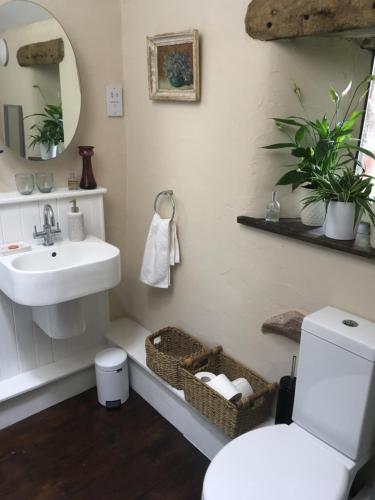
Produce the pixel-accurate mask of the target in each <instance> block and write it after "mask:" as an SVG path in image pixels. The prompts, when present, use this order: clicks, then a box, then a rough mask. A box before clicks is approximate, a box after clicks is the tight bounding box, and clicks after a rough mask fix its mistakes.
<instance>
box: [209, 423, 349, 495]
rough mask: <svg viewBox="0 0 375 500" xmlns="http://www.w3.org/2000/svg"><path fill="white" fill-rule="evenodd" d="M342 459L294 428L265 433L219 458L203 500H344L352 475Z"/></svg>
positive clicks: (228, 448)
mask: <svg viewBox="0 0 375 500" xmlns="http://www.w3.org/2000/svg"><path fill="white" fill-rule="evenodd" d="M339 455H340V454H339V453H338V452H336V451H335V450H332V452H331V451H330V450H329V449H327V446H326V445H324V444H323V443H321V442H320V441H319V440H318V439H316V438H314V437H313V436H311V435H310V434H308V433H307V432H305V431H304V430H302V429H300V428H298V427H297V426H296V425H295V424H292V425H291V426H287V425H275V426H270V427H262V428H260V429H257V430H254V431H250V432H248V433H246V434H243V435H242V436H240V437H239V438H237V439H235V440H233V441H232V442H230V443H229V444H228V445H227V446H225V447H224V448H223V449H222V450H221V451H220V452H219V453H218V454H217V455H216V457H215V458H214V459H213V461H212V462H211V464H210V466H209V468H208V470H207V473H206V477H205V479H204V485H203V500H228V499H231V498H235V499H236V500H275V499H277V500H302V499H303V500H317V499H319V500H343V499H344V498H346V497H345V494H346V493H347V488H348V485H349V471H348V469H347V468H346V467H345V466H344V463H342V462H340V460H339V459H338V456H339Z"/></svg>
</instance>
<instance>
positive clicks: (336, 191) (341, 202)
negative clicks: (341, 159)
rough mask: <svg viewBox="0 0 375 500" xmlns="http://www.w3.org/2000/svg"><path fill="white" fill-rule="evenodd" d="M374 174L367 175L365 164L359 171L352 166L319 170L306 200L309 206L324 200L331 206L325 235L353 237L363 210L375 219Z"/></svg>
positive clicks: (341, 237)
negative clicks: (321, 173)
mask: <svg viewBox="0 0 375 500" xmlns="http://www.w3.org/2000/svg"><path fill="white" fill-rule="evenodd" d="M374 180H375V179H374V177H372V176H371V175H366V174H365V173H364V171H363V169H362V168H361V167H358V168H357V171H356V170H354V169H353V168H351V167H348V166H346V167H343V169H342V170H340V171H336V172H329V173H328V174H327V175H320V174H316V175H315V177H314V183H315V185H316V189H315V190H314V192H313V193H312V194H311V195H310V196H307V197H306V198H305V199H304V200H303V204H304V206H305V207H307V206H309V205H311V204H313V203H316V202H319V201H320V202H323V203H324V204H325V207H326V210H327V219H326V224H325V235H326V236H327V237H329V238H333V239H338V240H353V239H354V238H355V235H356V232H357V227H358V224H359V222H360V219H361V216H362V214H366V215H367V216H368V217H369V219H370V220H371V222H372V224H374V223H375V214H374V211H373V208H372V201H373V200H372V198H371V192H372V189H373V181H374Z"/></svg>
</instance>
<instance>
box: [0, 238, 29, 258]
mask: <svg viewBox="0 0 375 500" xmlns="http://www.w3.org/2000/svg"><path fill="white" fill-rule="evenodd" d="M30 250H31V245H30V243H25V242H24V241H15V242H13V243H5V244H4V245H0V256H4V255H11V254H14V253H20V252H29V251H30Z"/></svg>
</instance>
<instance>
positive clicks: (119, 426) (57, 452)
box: [0, 390, 209, 500]
mask: <svg viewBox="0 0 375 500" xmlns="http://www.w3.org/2000/svg"><path fill="white" fill-rule="evenodd" d="M208 463H209V462H208V460H207V459H206V458H205V457H204V456H203V455H202V454H201V453H199V451H197V450H196V449H195V448H194V447H193V446H192V445H191V444H190V443H189V442H188V441H186V440H185V439H184V437H183V436H182V435H181V434H180V433H179V432H178V431H177V430H176V429H175V428H174V427H173V426H171V425H170V424H169V423H168V422H167V421H166V420H165V419H163V418H162V417H161V416H160V415H159V414H158V413H157V412H156V411H155V410H154V409H153V408H151V406H149V405H148V404H147V403H146V402H145V401H144V400H143V399H142V398H140V397H139V396H138V395H137V394H135V393H132V394H131V396H130V398H129V401H128V402H127V403H126V404H125V405H123V406H122V408H121V409H120V410H113V411H107V410H106V409H105V408H102V407H101V406H99V405H98V403H97V401H96V392H95V390H91V391H88V392H86V393H84V394H81V395H79V396H77V397H75V398H72V399H69V400H68V401H64V402H63V403H60V404H59V405H56V406H54V407H52V408H49V409H48V410H45V411H43V412H41V413H38V414H37V415H34V416H32V417H30V418H28V419H26V420H23V421H22V422H19V423H17V424H15V425H13V426H12V427H8V428H7V429H5V430H3V431H0V499H1V500H6V499H12V500H23V499H27V500H45V499H48V500H49V499H51V500H60V499H64V500H66V499H87V500H100V499H106V500H116V499H122V500H133V499H139V500H200V498H201V496H200V495H201V488H202V482H203V477H204V474H205V471H206V469H207V467H208Z"/></svg>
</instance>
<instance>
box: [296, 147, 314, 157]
mask: <svg viewBox="0 0 375 500" xmlns="http://www.w3.org/2000/svg"><path fill="white" fill-rule="evenodd" d="M292 155H293V156H295V157H296V158H310V157H311V151H310V148H294V149H292Z"/></svg>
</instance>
